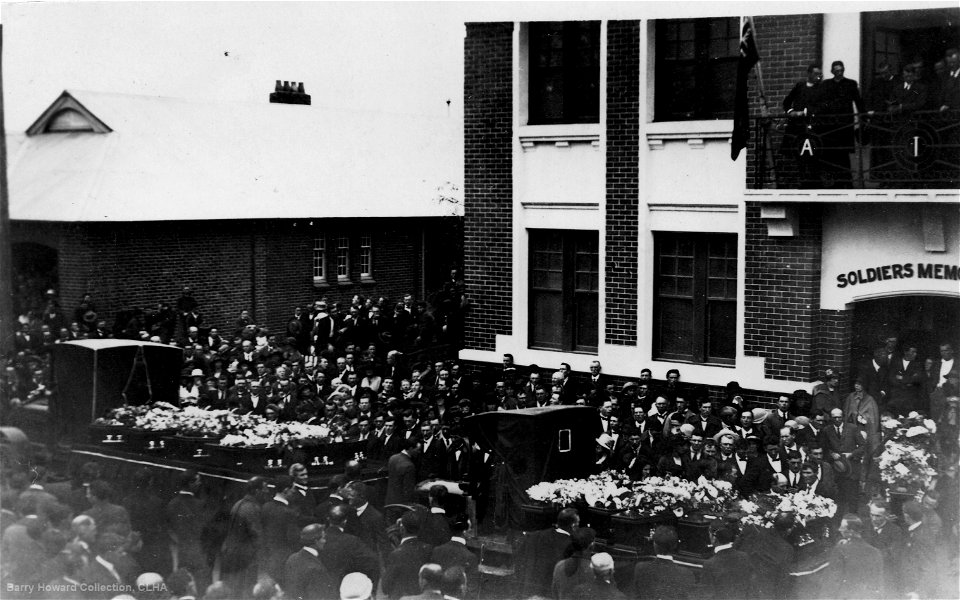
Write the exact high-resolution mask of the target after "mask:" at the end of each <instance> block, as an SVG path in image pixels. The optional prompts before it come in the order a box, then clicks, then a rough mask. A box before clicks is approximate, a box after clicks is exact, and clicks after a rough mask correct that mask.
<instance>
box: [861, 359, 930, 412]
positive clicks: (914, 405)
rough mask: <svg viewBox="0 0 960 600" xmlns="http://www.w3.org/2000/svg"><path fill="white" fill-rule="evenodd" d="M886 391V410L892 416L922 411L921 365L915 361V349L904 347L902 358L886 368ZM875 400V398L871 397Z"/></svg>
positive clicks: (923, 407)
mask: <svg viewBox="0 0 960 600" xmlns="http://www.w3.org/2000/svg"><path fill="white" fill-rule="evenodd" d="M887 372H888V380H887V389H888V390H890V395H889V397H888V403H887V408H888V410H889V411H890V412H892V413H893V414H894V415H906V414H909V413H910V411H914V410H923V409H925V408H926V407H925V406H922V405H921V403H920V392H921V388H922V384H923V381H922V380H923V363H921V362H920V361H919V360H917V347H916V346H906V347H905V348H904V349H903V356H902V357H900V358H897V359H896V360H895V361H894V362H893V363H891V364H890V365H889V367H888V371H887ZM873 399H874V400H877V397H876V396H874V397H873ZM875 425H876V424H875Z"/></svg>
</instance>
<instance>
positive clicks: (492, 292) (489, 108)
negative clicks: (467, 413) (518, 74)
mask: <svg viewBox="0 0 960 600" xmlns="http://www.w3.org/2000/svg"><path fill="white" fill-rule="evenodd" d="M466 29H467V35H466V38H465V39H464V52H463V53H464V81H463V99H464V124H463V127H464V205H465V206H464V208H465V214H464V275H465V281H466V286H467V292H468V293H469V294H470V296H471V297H472V298H473V299H474V304H473V307H472V310H471V312H470V313H469V314H468V315H467V318H466V323H465V331H464V345H465V347H467V348H473V349H477V350H494V349H495V340H496V335H497V334H504V335H509V334H510V333H512V327H511V306H512V303H513V295H512V292H511V281H512V278H513V250H512V247H513V237H512V236H513V155H512V141H513V128H512V119H513V102H512V99H513V70H512V69H513V67H512V59H513V24H512V23H467V26H466Z"/></svg>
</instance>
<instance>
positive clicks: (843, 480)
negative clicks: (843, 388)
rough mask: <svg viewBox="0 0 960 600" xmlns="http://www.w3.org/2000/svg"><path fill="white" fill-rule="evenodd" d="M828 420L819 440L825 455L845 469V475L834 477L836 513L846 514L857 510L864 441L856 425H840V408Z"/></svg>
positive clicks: (833, 411) (841, 414)
mask: <svg viewBox="0 0 960 600" xmlns="http://www.w3.org/2000/svg"><path fill="white" fill-rule="evenodd" d="M830 420H831V421H832V422H831V424H830V425H827V426H826V427H824V429H823V431H822V432H821V436H822V437H821V439H822V442H823V450H824V455H825V456H829V457H830V459H831V460H833V461H840V463H842V464H843V465H844V466H845V467H847V469H846V473H838V474H837V475H838V478H837V498H836V500H837V510H838V511H840V512H841V514H845V513H846V512H851V511H855V510H856V500H857V495H858V494H859V492H860V472H861V464H862V463H863V455H864V452H865V451H866V441H865V440H864V439H863V436H861V435H860V427H859V426H858V425H857V424H856V423H844V422H843V411H842V410H840V409H839V408H836V409H833V410H831V411H830ZM840 463H838V464H840Z"/></svg>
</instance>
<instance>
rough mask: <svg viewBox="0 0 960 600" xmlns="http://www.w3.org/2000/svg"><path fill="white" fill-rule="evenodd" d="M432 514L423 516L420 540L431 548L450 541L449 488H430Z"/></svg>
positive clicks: (441, 486) (440, 486)
mask: <svg viewBox="0 0 960 600" xmlns="http://www.w3.org/2000/svg"><path fill="white" fill-rule="evenodd" d="M429 494H430V512H429V513H427V514H426V515H423V520H422V521H421V523H420V534H419V536H418V537H419V538H420V540H421V541H423V542H424V543H426V544H429V545H430V546H431V547H436V546H440V545H441V544H446V543H447V542H449V541H450V535H451V534H450V524H449V523H447V511H446V508H445V506H446V500H447V488H446V486H443V485H439V484H438V485H434V486H431V487H430V492H429Z"/></svg>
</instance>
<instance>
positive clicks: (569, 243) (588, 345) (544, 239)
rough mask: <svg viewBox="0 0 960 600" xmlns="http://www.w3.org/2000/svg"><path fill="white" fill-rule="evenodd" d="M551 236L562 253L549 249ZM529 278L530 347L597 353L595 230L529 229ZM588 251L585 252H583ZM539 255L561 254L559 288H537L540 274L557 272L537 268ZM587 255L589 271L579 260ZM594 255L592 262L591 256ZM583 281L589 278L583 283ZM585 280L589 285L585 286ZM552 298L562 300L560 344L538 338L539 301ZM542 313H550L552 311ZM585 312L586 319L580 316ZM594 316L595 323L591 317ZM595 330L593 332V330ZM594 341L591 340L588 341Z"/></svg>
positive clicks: (597, 245)
mask: <svg viewBox="0 0 960 600" xmlns="http://www.w3.org/2000/svg"><path fill="white" fill-rule="evenodd" d="M551 236H556V238H557V239H559V241H560V250H559V252H557V251H555V250H552V249H550V248H549V245H550V243H551V241H552V240H551ZM527 242H528V249H529V271H528V274H529V277H528V281H527V290H528V306H527V311H528V312H527V316H528V319H527V322H528V329H527V336H528V344H527V345H528V347H530V348H531V349H537V350H552V351H560V352H574V353H582V354H596V352H597V350H598V349H599V343H600V275H601V271H600V234H599V232H598V231H596V230H579V229H530V230H528V240H527ZM538 245H539V248H538ZM584 248H586V251H584ZM538 253H539V254H541V255H542V254H544V253H547V254H549V253H553V254H559V255H560V261H561V262H560V271H559V273H560V281H559V283H560V287H559V288H558V287H549V286H547V285H537V274H538V273H549V272H552V273H556V272H557V271H556V270H555V269H554V270H550V269H545V268H543V267H539V268H538V267H537V260H538ZM584 255H587V256H588V258H587V262H589V263H591V264H590V267H589V268H588V269H587V270H584V269H582V268H579V269H578V259H580V258H582V257H583V256H584ZM590 255H592V256H593V258H592V260H591V259H590V258H589V256H590ZM584 278H586V279H585V280H584ZM584 281H586V286H584V285H582V283H583V282H584ZM591 288H592V289H591ZM549 295H553V296H554V297H555V300H556V299H557V298H556V297H559V298H558V300H559V304H560V314H559V315H554V320H559V323H558V326H559V341H558V342H552V341H547V340H545V339H542V338H540V337H539V334H538V329H537V328H538V320H537V318H536V315H537V313H538V312H539V309H538V300H540V299H541V298H544V297H547V296H549ZM542 310H547V311H549V310H550V309H549V308H544V309H542ZM584 312H586V313H587V315H586V317H581V316H579V315H581V314H582V313H584ZM591 314H592V315H593V319H592V323H591V322H590V321H591V320H590V318H589V317H590V315H591ZM591 329H592V331H591ZM586 338H591V339H586Z"/></svg>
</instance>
